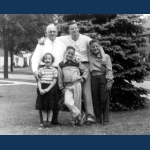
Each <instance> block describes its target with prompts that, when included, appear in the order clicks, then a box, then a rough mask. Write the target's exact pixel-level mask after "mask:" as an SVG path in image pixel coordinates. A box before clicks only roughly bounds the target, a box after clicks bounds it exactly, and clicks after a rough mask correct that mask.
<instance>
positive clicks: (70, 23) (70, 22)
mask: <svg viewBox="0 0 150 150" xmlns="http://www.w3.org/2000/svg"><path fill="white" fill-rule="evenodd" d="M72 24H77V22H76V21H75V20H72V21H69V22H68V28H69V26H70V25H72Z"/></svg>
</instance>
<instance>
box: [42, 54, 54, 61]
mask: <svg viewBox="0 0 150 150" xmlns="http://www.w3.org/2000/svg"><path fill="white" fill-rule="evenodd" d="M47 55H51V57H52V63H53V62H54V61H55V57H54V56H53V55H52V54H51V53H46V54H45V55H44V56H43V58H42V62H44V58H45V56H47Z"/></svg>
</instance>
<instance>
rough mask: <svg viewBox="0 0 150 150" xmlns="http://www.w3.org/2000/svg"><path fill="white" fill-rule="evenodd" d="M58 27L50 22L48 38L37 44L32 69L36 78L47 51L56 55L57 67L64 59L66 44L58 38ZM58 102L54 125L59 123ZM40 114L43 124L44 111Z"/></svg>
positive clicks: (55, 64) (47, 29) (56, 86)
mask: <svg viewBox="0 0 150 150" xmlns="http://www.w3.org/2000/svg"><path fill="white" fill-rule="evenodd" d="M57 34H58V31H57V27H56V26H55V25H54V24H50V25H48V26H47V28H46V35H47V38H46V39H44V42H43V43H42V44H37V46H36V49H35V51H34V53H33V56H32V71H33V73H34V76H35V78H36V79H37V78H38V74H39V72H38V69H39V67H40V65H43V63H42V58H43V56H44V55H45V54H46V53H51V54H52V55H53V56H54V57H55V62H54V63H53V66H54V67H55V68H57V67H58V64H59V63H60V62H61V61H62V60H63V57H64V54H65V51H66V46H65V44H64V43H63V42H62V41H60V40H59V39H57V38H56V37H57ZM55 88H56V92H57V93H58V95H60V91H59V89H58V84H56V85H55ZM58 111H59V107H58V102H56V103H55V106H54V111H53V119H52V124H53V125H59V122H58ZM39 116H40V124H41V125H42V124H43V118H42V112H41V111H39Z"/></svg>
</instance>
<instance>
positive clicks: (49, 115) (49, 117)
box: [47, 110, 53, 127]
mask: <svg viewBox="0 0 150 150" xmlns="http://www.w3.org/2000/svg"><path fill="white" fill-rule="evenodd" d="M52 117H53V111H52V110H48V111H47V120H48V127H50V126H51V121H52Z"/></svg>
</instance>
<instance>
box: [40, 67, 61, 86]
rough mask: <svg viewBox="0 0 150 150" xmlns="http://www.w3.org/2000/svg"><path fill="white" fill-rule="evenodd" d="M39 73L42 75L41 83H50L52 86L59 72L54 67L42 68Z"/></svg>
mask: <svg viewBox="0 0 150 150" xmlns="http://www.w3.org/2000/svg"><path fill="white" fill-rule="evenodd" d="M39 72H40V74H41V77H40V79H41V83H48V84H51V83H52V82H53V80H54V79H55V78H57V77H58V71H57V69H56V68H54V67H52V66H51V67H49V68H47V67H42V68H40V69H39Z"/></svg>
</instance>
